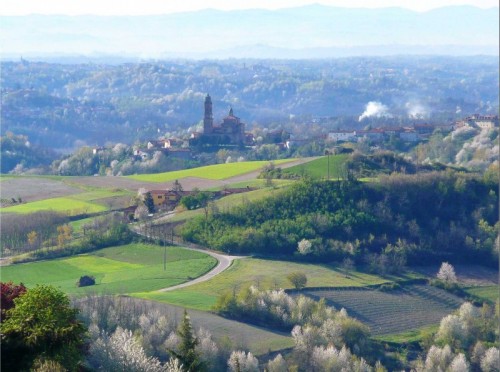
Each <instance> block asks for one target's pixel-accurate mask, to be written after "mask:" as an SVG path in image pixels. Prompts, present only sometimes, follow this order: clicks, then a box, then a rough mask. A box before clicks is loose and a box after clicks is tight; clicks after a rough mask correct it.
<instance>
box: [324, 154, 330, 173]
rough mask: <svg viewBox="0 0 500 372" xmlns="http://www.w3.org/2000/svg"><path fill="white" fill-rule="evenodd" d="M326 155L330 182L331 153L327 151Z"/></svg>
mask: <svg viewBox="0 0 500 372" xmlns="http://www.w3.org/2000/svg"><path fill="white" fill-rule="evenodd" d="M325 155H326V158H327V164H328V166H327V174H328V176H327V180H328V181H329V180H330V151H328V150H325Z"/></svg>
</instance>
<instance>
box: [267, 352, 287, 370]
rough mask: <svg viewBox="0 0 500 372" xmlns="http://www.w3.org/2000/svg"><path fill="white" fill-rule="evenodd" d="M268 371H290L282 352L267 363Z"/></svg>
mask: <svg viewBox="0 0 500 372" xmlns="http://www.w3.org/2000/svg"><path fill="white" fill-rule="evenodd" d="M267 371H268V372H288V366H287V364H286V361H285V359H283V357H282V356H281V354H278V355H276V358H274V359H273V360H270V361H269V363H267Z"/></svg>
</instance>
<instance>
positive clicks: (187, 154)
mask: <svg viewBox="0 0 500 372" xmlns="http://www.w3.org/2000/svg"><path fill="white" fill-rule="evenodd" d="M204 108H205V110H204V116H203V131H201V132H193V133H191V135H190V136H189V137H188V138H163V137H160V138H158V139H151V140H149V141H148V142H147V144H146V145H145V147H144V148H142V149H141V148H138V147H135V148H134V149H133V156H134V157H136V159H138V160H149V159H151V158H152V156H153V154H154V152H156V151H161V152H162V153H164V154H165V155H167V156H168V157H171V158H176V159H183V160H189V159H192V158H193V157H194V156H195V154H196V153H197V152H201V151H203V149H204V148H205V150H206V149H207V148H208V149H212V151H213V149H214V148H215V149H217V148H228V149H232V148H235V149H245V148H255V147H256V146H257V145H256V140H255V136H254V134H253V133H252V132H246V131H245V124H244V123H243V122H241V120H240V118H238V117H236V116H234V111H233V108H231V109H230V110H229V114H228V116H226V117H225V118H224V119H223V120H222V122H221V124H220V125H219V126H214V119H213V113H212V100H211V97H210V95H207V96H206V97H205V102H204ZM304 125H307V124H304ZM498 127H499V119H498V116H496V115H480V114H475V115H470V116H467V117H465V118H463V119H462V120H458V121H456V122H454V123H449V124H428V123H418V124H414V125H413V126H406V127H396V126H391V127H388V126H381V127H376V128H367V129H363V130H356V129H351V130H349V129H338V130H335V131H330V132H328V133H327V134H323V135H320V136H317V137H309V138H307V139H306V138H300V137H297V135H295V134H294V133H290V132H287V131H285V130H282V129H281V130H274V131H269V132H268V133H267V134H266V137H265V138H264V139H263V141H264V143H267V144H274V145H276V146H277V147H278V148H279V149H281V150H285V151H286V150H292V149H294V148H295V149H296V148H298V147H301V146H304V145H308V144H310V143H312V142H314V141H318V140H320V141H323V142H325V143H326V144H336V143H355V142H368V143H372V144H378V143H382V142H384V141H389V140H394V139H397V140H401V141H402V142H406V143H417V142H421V141H425V140H428V139H429V137H430V136H431V135H432V133H434V131H436V130H438V131H440V132H442V133H449V132H451V131H453V130H456V129H460V128H470V129H479V130H483V129H485V130H487V129H494V128H498ZM102 150H103V148H102V147H95V148H93V153H94V154H98V153H99V151H102Z"/></svg>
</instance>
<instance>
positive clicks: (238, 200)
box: [169, 183, 288, 222]
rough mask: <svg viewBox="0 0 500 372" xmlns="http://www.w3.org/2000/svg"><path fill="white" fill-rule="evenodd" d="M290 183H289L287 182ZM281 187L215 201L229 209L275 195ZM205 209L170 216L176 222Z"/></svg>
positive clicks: (219, 205) (218, 206) (201, 212)
mask: <svg viewBox="0 0 500 372" xmlns="http://www.w3.org/2000/svg"><path fill="white" fill-rule="evenodd" d="M287 184H288V183H287ZM280 191H281V190H280V189H273V188H265V189H259V190H253V191H249V192H245V193H242V194H234V195H229V196H226V197H224V198H222V199H218V200H216V201H215V205H216V206H217V208H219V210H220V211H222V212H223V211H226V210H229V209H230V208H233V207H235V206H237V205H241V204H243V203H246V202H251V201H255V200H259V199H263V198H266V197H268V196H272V195H275V194H276V193H278V192H280ZM203 213H204V210H203V209H202V208H200V209H195V210H191V211H188V210H186V211H182V212H179V213H177V214H176V215H175V216H174V217H172V218H170V219H169V221H170V222H176V221H185V220H188V219H190V218H193V217H194V216H197V215H200V214H203Z"/></svg>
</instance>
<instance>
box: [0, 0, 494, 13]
mask: <svg viewBox="0 0 500 372" xmlns="http://www.w3.org/2000/svg"><path fill="white" fill-rule="evenodd" d="M313 3H319V4H323V5H329V6H339V7H349V8H355V7H356V8H383V7H402V8H407V9H411V10H414V11H419V12H424V11H428V10H430V9H434V8H440V7H443V6H450V5H473V6H476V7H480V8H490V7H498V0H183V1H179V0H0V15H5V16H15V15H27V14H65V15H81V14H94V15H148V14H167V13H178V12H187V11H195V10H200V9H206V8H213V9H220V10H236V9H252V8H261V9H280V8H290V7H296V6H302V5H307V4H313Z"/></svg>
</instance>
